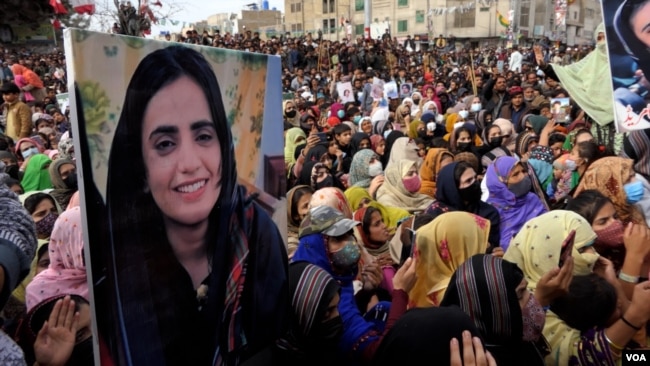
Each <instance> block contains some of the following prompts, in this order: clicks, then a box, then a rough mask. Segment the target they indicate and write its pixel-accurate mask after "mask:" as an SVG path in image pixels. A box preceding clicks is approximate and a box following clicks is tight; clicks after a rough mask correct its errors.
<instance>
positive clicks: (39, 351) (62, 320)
mask: <svg viewBox="0 0 650 366" xmlns="http://www.w3.org/2000/svg"><path fill="white" fill-rule="evenodd" d="M78 327H79V312H76V311H75V303H74V301H73V300H72V299H70V296H66V297H65V298H63V299H59V300H57V301H56V303H55V304H54V308H53V309H52V312H51V313H50V318H49V319H48V320H47V321H45V323H44V324H43V327H42V328H41V330H40V331H39V332H38V335H37V336H36V341H35V342H34V354H35V355H36V362H37V363H38V365H40V366H45V365H49V366H59V365H60V366H63V365H65V364H66V362H67V361H68V359H69V358H70V355H71V354H72V349H73V348H74V345H75V340H76V335H77V328H78Z"/></svg>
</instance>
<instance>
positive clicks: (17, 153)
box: [16, 137, 45, 155]
mask: <svg viewBox="0 0 650 366" xmlns="http://www.w3.org/2000/svg"><path fill="white" fill-rule="evenodd" d="M28 141H29V142H31V143H32V144H34V146H36V148H37V149H38V152H40V153H41V154H42V153H43V151H45V150H44V149H43V145H41V144H40V143H39V142H38V141H36V140H34V139H33V138H30V137H25V138H22V139H20V140H18V142H16V155H20V145H21V144H22V143H23V142H28Z"/></svg>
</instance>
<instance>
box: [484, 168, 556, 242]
mask: <svg viewBox="0 0 650 366" xmlns="http://www.w3.org/2000/svg"><path fill="white" fill-rule="evenodd" d="M530 179H531V178H530V176H529V175H528V172H527V170H526V169H525V168H524V166H523V164H522V163H520V162H518V161H517V160H516V159H515V158H513V157H510V156H503V157H500V158H497V159H496V160H495V161H494V163H492V165H490V166H489V167H488V169H487V172H486V174H485V182H486V187H487V189H488V192H489V194H490V195H489V198H488V199H487V203H489V204H491V205H492V206H494V207H495V208H496V209H497V211H499V217H500V218H501V223H500V225H501V229H500V236H501V239H500V245H499V246H500V247H501V248H503V250H504V251H507V250H508V246H509V245H510V240H511V239H512V238H513V237H514V236H515V234H517V232H519V230H520V229H521V227H522V226H523V225H524V224H525V223H526V221H528V220H530V219H531V218H533V217H537V216H539V215H540V214H542V213H544V212H546V211H547V209H546V208H545V206H544V204H543V203H542V201H541V200H540V198H539V197H538V196H537V195H536V194H535V193H532V192H531V187H532V183H531V181H530Z"/></svg>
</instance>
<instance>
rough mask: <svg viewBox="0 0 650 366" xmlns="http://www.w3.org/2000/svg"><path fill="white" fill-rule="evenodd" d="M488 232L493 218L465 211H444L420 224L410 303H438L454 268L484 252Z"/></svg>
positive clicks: (423, 305) (435, 304)
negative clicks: (424, 223)
mask: <svg viewBox="0 0 650 366" xmlns="http://www.w3.org/2000/svg"><path fill="white" fill-rule="evenodd" d="M489 233H490V221H488V220H486V219H484V218H482V217H480V216H476V215H473V214H471V213H469V212H463V211H453V212H447V213H444V214H442V215H440V216H438V217H436V218H435V219H434V220H433V221H431V222H430V223H428V224H426V225H424V226H422V227H421V228H419V229H418V230H417V232H416V235H417V237H416V239H415V240H416V250H415V255H414V256H415V257H416V258H417V261H416V265H415V273H416V275H417V280H416V282H415V286H413V289H412V290H411V292H410V293H409V299H410V300H411V306H415V307H430V306H438V304H439V303H440V301H442V298H443V296H444V295H445V291H446V290H447V286H448V285H449V280H450V279H451V276H452V275H453V274H454V271H456V269H457V268H458V267H459V266H460V265H461V264H463V263H464V262H465V261H466V260H467V259H469V258H470V257H471V256H473V255H476V254H481V253H485V251H486V250H487V247H488V236H489Z"/></svg>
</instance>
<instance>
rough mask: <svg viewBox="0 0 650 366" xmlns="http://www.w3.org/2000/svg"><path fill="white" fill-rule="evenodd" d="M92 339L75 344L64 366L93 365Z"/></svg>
mask: <svg viewBox="0 0 650 366" xmlns="http://www.w3.org/2000/svg"><path fill="white" fill-rule="evenodd" d="M94 362H95V356H94V352H93V337H90V338H88V339H86V340H85V341H81V342H79V343H77V344H75V346H74V348H73V349H72V354H71V355H70V358H69V359H68V362H67V363H66V366H87V365H94Z"/></svg>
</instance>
